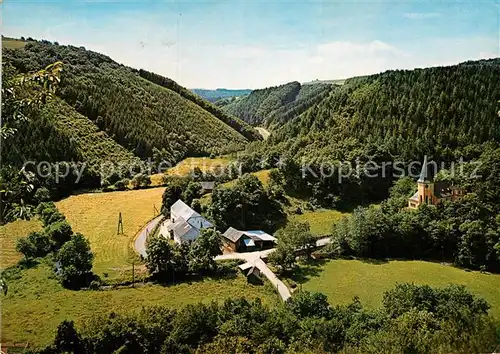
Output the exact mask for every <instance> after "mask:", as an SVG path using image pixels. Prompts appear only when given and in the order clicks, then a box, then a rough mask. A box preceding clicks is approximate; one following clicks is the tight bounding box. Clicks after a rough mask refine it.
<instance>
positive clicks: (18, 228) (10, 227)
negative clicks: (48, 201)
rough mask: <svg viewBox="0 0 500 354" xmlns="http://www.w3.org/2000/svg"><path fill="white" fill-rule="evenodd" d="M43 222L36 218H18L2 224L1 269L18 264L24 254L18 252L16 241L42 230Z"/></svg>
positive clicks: (0, 238) (0, 229)
mask: <svg viewBox="0 0 500 354" xmlns="http://www.w3.org/2000/svg"><path fill="white" fill-rule="evenodd" d="M41 229H42V223H41V222H40V221H38V220H36V219H34V220H29V221H27V220H17V221H14V222H11V223H8V224H6V225H3V226H0V269H4V268H6V267H9V266H11V265H14V264H16V263H17V262H18V261H19V260H20V259H21V258H22V255H21V254H20V253H17V252H16V242H17V239H19V238H20V237H24V236H26V235H28V234H29V233H30V232H33V231H40V230H41Z"/></svg>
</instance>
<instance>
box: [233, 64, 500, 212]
mask: <svg viewBox="0 0 500 354" xmlns="http://www.w3.org/2000/svg"><path fill="white" fill-rule="evenodd" d="M499 77H500V59H491V60H481V61H471V62H466V63H462V64H458V65H454V66H447V67H433V68H427V69H416V70H396V71H387V72H384V73H381V74H377V75H371V76H368V77H361V78H353V79H349V80H346V82H345V83H344V85H342V86H337V87H335V88H334V89H332V90H331V91H330V92H329V95H328V97H326V98H325V99H323V100H321V102H319V103H318V104H316V105H312V106H311V107H310V108H308V109H307V110H306V111H305V112H304V113H302V114H300V115H297V116H294V117H293V118H292V119H290V120H288V121H287V122H286V123H285V124H283V125H282V126H279V127H276V128H275V129H273V133H272V134H271V136H270V137H269V139H267V140H266V141H264V142H260V143H256V144H251V145H250V146H248V147H247V153H246V154H245V155H242V156H241V158H240V160H241V161H242V162H244V163H245V169H246V170H255V169H259V168H260V166H261V164H259V161H262V160H263V159H265V160H266V161H277V157H279V156H282V157H284V159H285V160H288V161H293V162H295V164H288V166H287V169H286V170H284V171H283V172H284V174H285V178H286V180H287V181H288V182H289V183H288V185H289V186H290V187H292V188H294V189H298V191H299V192H302V193H309V194H311V195H312V196H313V197H314V200H316V201H324V202H325V203H326V204H328V205H336V203H338V202H339V200H340V201H342V202H344V203H347V204H351V205H355V204H357V203H361V202H366V201H368V200H380V199H383V198H386V197H387V191H388V188H389V186H390V185H391V183H392V180H391V177H392V172H391V170H390V167H388V169H389V170H388V171H385V173H379V174H378V176H379V177H380V178H379V179H375V178H368V177H366V176H363V175H359V176H358V175H357V174H351V175H350V177H349V178H345V179H343V180H342V183H339V178H338V177H337V173H339V172H338V171H336V172H335V173H334V174H333V175H332V176H331V177H330V178H324V179H318V178H314V176H310V178H311V179H310V180H308V181H306V180H304V179H303V178H301V170H300V168H298V166H299V165H303V164H304V163H306V164H307V165H308V166H311V168H312V169H313V170H315V171H319V170H320V168H321V163H322V162H330V163H335V162H337V161H342V162H344V163H351V164H355V163H356V161H360V162H361V163H362V164H363V163H364V162H366V161H374V162H376V163H378V164H379V166H381V163H382V162H395V161H397V162H398V163H403V164H408V163H409V162H410V161H422V159H423V157H424V155H428V156H429V158H431V159H433V160H434V161H439V162H443V163H451V162H453V161H458V160H459V159H460V158H463V159H464V160H471V159H476V158H478V157H479V156H480V155H481V153H482V152H483V151H485V149H486V147H487V145H488V146H489V148H491V147H492V146H493V147H494V146H498V144H499V142H500V119H499V117H498V115H497V112H498V111H500V103H499V101H500V81H499V80H498V78H499ZM249 97H250V96H249ZM274 166H275V165H273V164H272V163H270V165H269V166H266V167H274ZM405 167H406V168H405V171H407V168H408V166H405ZM379 172H380V171H379ZM384 176H388V177H387V178H384Z"/></svg>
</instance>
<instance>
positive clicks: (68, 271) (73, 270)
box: [57, 233, 94, 288]
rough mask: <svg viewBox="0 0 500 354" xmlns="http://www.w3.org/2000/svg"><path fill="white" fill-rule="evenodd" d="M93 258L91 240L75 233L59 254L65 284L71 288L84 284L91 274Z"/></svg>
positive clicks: (60, 272)
mask: <svg viewBox="0 0 500 354" xmlns="http://www.w3.org/2000/svg"><path fill="white" fill-rule="evenodd" d="M93 259H94V255H93V254H92V251H91V250H90V243H89V241H88V240H87V239H86V238H85V237H84V236H83V235H82V234H80V233H76V234H74V235H73V236H72V237H71V240H69V241H68V242H66V243H65V244H64V245H63V246H62V247H61V249H60V250H59V253H58V255H57V262H58V265H59V270H58V272H59V275H60V277H61V281H62V283H63V285H65V286H67V287H70V288H79V287H82V286H84V285H85V284H86V282H87V281H88V278H89V276H90V275H91V269H92V261H93Z"/></svg>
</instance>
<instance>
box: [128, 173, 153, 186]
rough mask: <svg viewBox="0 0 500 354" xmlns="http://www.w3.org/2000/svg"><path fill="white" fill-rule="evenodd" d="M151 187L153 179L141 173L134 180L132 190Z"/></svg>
mask: <svg viewBox="0 0 500 354" xmlns="http://www.w3.org/2000/svg"><path fill="white" fill-rule="evenodd" d="M149 185H151V177H149V176H148V175H145V174H142V173H139V174H137V175H135V176H134V178H133V179H132V188H134V189H138V188H141V187H148V186H149Z"/></svg>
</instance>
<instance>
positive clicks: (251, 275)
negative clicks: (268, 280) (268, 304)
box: [247, 266, 264, 285]
mask: <svg viewBox="0 0 500 354" xmlns="http://www.w3.org/2000/svg"><path fill="white" fill-rule="evenodd" d="M247 282H249V283H251V284H255V285H261V284H263V283H264V282H263V281H262V278H261V277H260V270H259V268H257V267H256V266H252V267H251V268H250V269H249V270H248V273H247Z"/></svg>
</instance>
